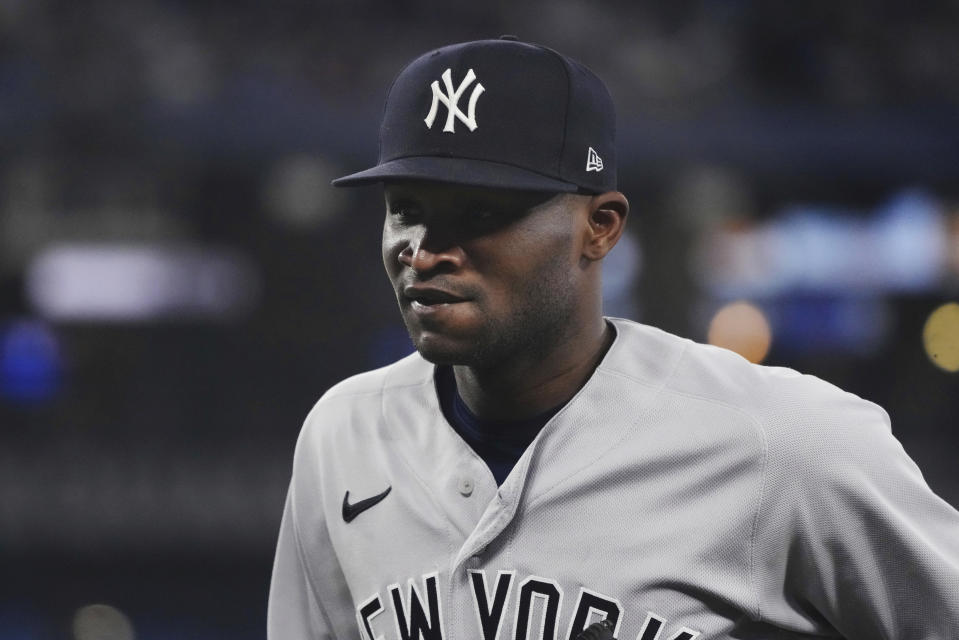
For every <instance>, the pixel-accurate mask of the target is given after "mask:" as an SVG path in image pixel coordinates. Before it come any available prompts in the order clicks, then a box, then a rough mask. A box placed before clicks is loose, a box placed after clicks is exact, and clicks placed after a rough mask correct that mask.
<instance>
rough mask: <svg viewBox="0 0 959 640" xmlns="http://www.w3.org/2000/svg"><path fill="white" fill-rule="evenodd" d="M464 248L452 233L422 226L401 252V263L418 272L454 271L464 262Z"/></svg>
mask: <svg viewBox="0 0 959 640" xmlns="http://www.w3.org/2000/svg"><path fill="white" fill-rule="evenodd" d="M464 257H465V254H464V252H463V248H462V247H461V246H460V244H459V243H458V242H456V241H455V239H454V238H453V237H452V234H450V233H445V232H444V230H442V229H438V228H435V227H427V226H425V225H424V226H421V227H419V228H418V229H416V230H415V232H414V233H413V235H412V237H411V238H410V241H409V244H407V246H406V248H405V249H403V251H401V252H400V256H399V259H400V263H402V264H404V265H405V266H407V267H409V268H411V269H412V270H413V271H416V272H417V273H429V272H431V271H437V270H441V271H453V270H456V269H458V268H459V267H460V266H462V264H463V259H464Z"/></svg>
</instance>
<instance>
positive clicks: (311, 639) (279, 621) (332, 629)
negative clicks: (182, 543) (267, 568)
mask: <svg viewBox="0 0 959 640" xmlns="http://www.w3.org/2000/svg"><path fill="white" fill-rule="evenodd" d="M311 415H312V414H311ZM314 436H315V433H314V432H313V430H311V429H310V418H308V419H307V424H306V425H305V426H304V429H303V431H302V432H301V435H300V439H299V441H298V443H297V447H296V453H295V454H294V460H293V477H292V479H291V481H290V487H289V491H288V493H287V498H286V504H285V506H284V509H283V519H282V521H281V524H280V533H279V538H278V540H277V545H276V555H275V558H274V562H273V575H272V579H271V582H270V595H269V603H268V607H267V638H268V640H354V639H355V638H357V637H359V631H358V628H357V624H356V619H355V617H354V615H353V606H352V599H351V597H350V594H349V589H348V587H347V584H346V579H345V578H344V576H343V572H342V569H341V568H340V564H339V561H338V559H337V556H336V552H335V550H334V548H333V545H332V543H331V541H330V536H329V532H328V529H327V524H326V517H325V511H324V508H323V500H322V497H321V492H320V486H319V483H320V475H321V474H320V473H319V466H318V461H319V453H318V451H317V448H318V445H317V444H316V438H315V437H314Z"/></svg>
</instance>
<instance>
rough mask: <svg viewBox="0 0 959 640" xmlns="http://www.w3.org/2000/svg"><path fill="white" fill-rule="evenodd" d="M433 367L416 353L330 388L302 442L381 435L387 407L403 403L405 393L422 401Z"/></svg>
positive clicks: (309, 416) (313, 413)
mask: <svg viewBox="0 0 959 640" xmlns="http://www.w3.org/2000/svg"><path fill="white" fill-rule="evenodd" d="M432 378H433V365H432V364H430V363H429V362H427V361H426V360H424V359H423V358H422V357H421V356H420V355H419V354H418V353H416V352H414V353H412V354H410V355H408V356H406V357H405V358H402V359H401V360H398V361H396V362H394V363H392V364H389V365H387V366H384V367H380V368H378V369H373V370H370V371H364V372H361V373H357V374H355V375H352V376H350V377H348V378H345V379H344V380H342V381H340V382H338V383H336V384H335V385H333V386H332V387H330V388H329V389H328V390H327V391H326V392H325V393H324V394H323V395H322V396H320V398H319V400H317V401H316V403H315V404H314V405H313V408H312V409H311V410H310V412H309V414H307V416H306V419H305V420H304V423H303V428H302V430H301V434H300V439H301V441H303V440H307V441H310V442H313V443H314V444H316V443H318V442H320V441H321V440H326V439H329V438H332V439H333V440H332V441H334V442H335V441H338V440H339V439H341V438H347V439H350V438H354V437H365V436H363V434H366V436H370V435H371V434H374V433H377V432H378V429H379V425H380V422H381V416H382V415H383V412H384V404H385V403H389V402H393V403H396V402H398V401H399V402H402V398H403V394H407V395H410V396H411V397H412V396H415V397H416V398H421V397H422V396H424V395H425V394H424V392H423V389H425V388H429V387H428V384H429V383H431V381H432Z"/></svg>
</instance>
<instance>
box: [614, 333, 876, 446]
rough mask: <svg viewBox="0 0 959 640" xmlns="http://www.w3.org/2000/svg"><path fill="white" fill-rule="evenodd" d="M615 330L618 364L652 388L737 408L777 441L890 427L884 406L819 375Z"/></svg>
mask: <svg viewBox="0 0 959 640" xmlns="http://www.w3.org/2000/svg"><path fill="white" fill-rule="evenodd" d="M615 326H616V328H617V331H618V333H619V335H620V336H621V337H622V338H624V344H623V345H622V347H623V348H621V349H620V351H619V352H618V354H617V358H616V360H617V362H616V365H615V366H617V367H618V368H619V369H620V370H625V369H630V370H633V371H640V372H642V375H643V376H644V377H645V378H646V380H645V382H646V383H647V384H650V385H655V386H657V387H661V389H662V391H663V392H664V393H668V394H673V395H680V396H684V397H685V398H688V399H689V400H690V401H702V402H709V403H712V404H714V405H717V406H724V407H727V408H729V409H731V410H733V411H737V412H739V413H741V414H743V415H744V416H747V417H748V418H749V419H751V420H752V421H753V422H754V423H756V424H757V425H758V426H759V427H760V428H761V429H762V430H763V431H764V432H765V433H766V434H767V435H769V436H770V437H774V438H775V437H776V436H777V434H778V433H779V432H785V433H789V432H802V433H805V434H807V435H810V434H812V433H815V432H818V431H822V430H831V431H832V432H833V435H835V432H836V431H837V430H838V429H840V425H849V426H850V427H849V428H852V429H854V430H855V429H857V428H859V427H853V426H852V425H863V424H870V425H874V426H880V427H881V428H884V429H888V416H887V415H886V413H885V411H883V409H882V408H881V407H879V406H878V405H875V404H873V403H872V402H869V401H867V400H864V399H863V398H860V397H859V396H857V395H855V394H853V393H850V392H848V391H845V390H843V389H840V388H839V387H837V386H835V385H833V384H831V383H829V382H827V381H825V380H823V379H821V378H818V377H816V376H813V375H809V374H803V373H800V372H798V371H796V370H794V369H790V368H787V367H777V366H766V365H760V364H754V363H751V362H749V361H748V360H746V359H745V358H743V357H742V356H740V355H739V354H737V353H734V352H733V351H730V350H728V349H723V348H721V347H716V346H713V345H708V344H701V343H697V342H694V341H692V340H688V339H686V338H681V337H679V336H675V335H672V334H670V333H667V332H665V331H662V330H660V329H656V328H654V327H649V326H645V325H641V324H638V323H635V322H630V321H615ZM649 360H655V362H649ZM841 430H842V431H846V430H847V429H846V428H842V429H841Z"/></svg>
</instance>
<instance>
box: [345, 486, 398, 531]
mask: <svg viewBox="0 0 959 640" xmlns="http://www.w3.org/2000/svg"><path fill="white" fill-rule="evenodd" d="M392 489H393V487H392V486H389V487H387V488H386V491H384V492H383V493H380V494H377V495H375V496H373V497H372V498H366V499H365V500H360V501H359V502H357V503H355V504H350V492H349V491H347V492H346V495H345V496H343V520H344V521H345V522H353V519H354V518H356V516H358V515H360V514H361V513H363V512H364V511H366V510H367V509H369V508H370V507H375V506H376V505H378V504H379V503H380V502H382V501H383V498H385V497H386V496H388V495H390V491H392Z"/></svg>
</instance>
